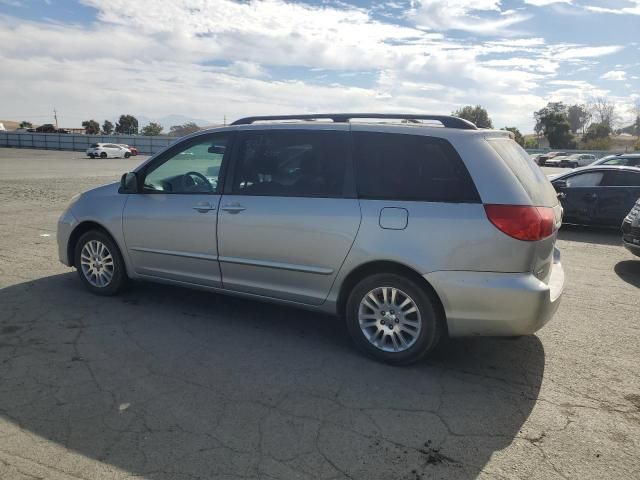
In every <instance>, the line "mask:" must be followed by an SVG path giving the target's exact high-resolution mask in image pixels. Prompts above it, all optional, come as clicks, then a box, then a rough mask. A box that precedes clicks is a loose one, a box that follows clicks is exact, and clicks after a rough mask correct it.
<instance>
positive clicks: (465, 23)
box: [409, 0, 529, 36]
mask: <svg viewBox="0 0 640 480" xmlns="http://www.w3.org/2000/svg"><path fill="white" fill-rule="evenodd" d="M500 4H501V0H449V1H447V2H443V1H441V0H420V1H418V2H417V3H416V5H415V8H414V9H413V10H412V11H411V12H410V14H409V18H410V19H411V20H412V21H413V22H414V23H415V24H416V25H417V26H419V27H421V28H427V29H432V30H445V31H446V30H464V31H467V32H473V33H477V34H482V35H494V36H495V35H498V34H501V33H505V32H507V31H508V27H510V26H512V25H514V24H516V23H520V22H523V21H524V20H527V19H528V18H529V17H528V16H527V15H523V14H520V13H517V12H516V11H515V10H502V9H501V5H500ZM480 14H482V15H480ZM492 14H493V15H492Z"/></svg>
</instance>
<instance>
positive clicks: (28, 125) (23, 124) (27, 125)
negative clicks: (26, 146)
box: [20, 120, 33, 128]
mask: <svg viewBox="0 0 640 480" xmlns="http://www.w3.org/2000/svg"><path fill="white" fill-rule="evenodd" d="M20 128H33V124H32V123H31V122H27V121H26V120H23V121H21V122H20Z"/></svg>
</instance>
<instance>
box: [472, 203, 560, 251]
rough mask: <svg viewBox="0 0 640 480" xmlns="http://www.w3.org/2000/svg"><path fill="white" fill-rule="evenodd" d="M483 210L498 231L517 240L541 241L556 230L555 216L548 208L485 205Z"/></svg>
mask: <svg viewBox="0 0 640 480" xmlns="http://www.w3.org/2000/svg"><path fill="white" fill-rule="evenodd" d="M484 210H485V212H487V217H488V218H489V220H490V221H491V223H493V224H494V225H495V226H496V228H498V230H500V231H501V232H503V233H506V234H507V235H509V236H510V237H513V238H515V239H518V240H526V241H529V242H532V241H535V240H542V239H543V238H547V237H549V236H550V235H552V234H553V232H555V230H556V218H555V214H554V212H553V208H550V207H530V206H525V205H485V206H484Z"/></svg>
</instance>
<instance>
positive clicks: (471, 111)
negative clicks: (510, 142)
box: [452, 105, 493, 128]
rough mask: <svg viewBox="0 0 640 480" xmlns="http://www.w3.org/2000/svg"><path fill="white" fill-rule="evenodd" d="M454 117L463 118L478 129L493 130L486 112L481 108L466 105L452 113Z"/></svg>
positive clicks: (479, 106)
mask: <svg viewBox="0 0 640 480" xmlns="http://www.w3.org/2000/svg"><path fill="white" fill-rule="evenodd" d="M452 115H453V116H454V117H459V118H464V119H465V120H469V121H470V122H472V123H475V125H476V127H478V128H493V123H492V122H491V119H490V118H489V114H488V113H487V111H486V110H485V109H484V108H483V107H482V106H481V105H476V106H475V107H474V106H472V105H467V106H465V107H463V108H460V109H458V110H456V111H455V112H453V113H452Z"/></svg>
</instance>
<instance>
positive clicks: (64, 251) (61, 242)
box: [56, 209, 78, 267]
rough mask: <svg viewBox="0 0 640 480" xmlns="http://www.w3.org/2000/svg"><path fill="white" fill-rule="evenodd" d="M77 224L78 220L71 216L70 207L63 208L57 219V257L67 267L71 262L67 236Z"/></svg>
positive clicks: (69, 235)
mask: <svg viewBox="0 0 640 480" xmlns="http://www.w3.org/2000/svg"><path fill="white" fill-rule="evenodd" d="M77 224H78V220H77V219H76V217H74V216H73V214H72V213H71V210H70V209H67V210H65V211H64V212H63V213H62V215H61V216H60V218H59V219H58V229H57V232H56V240H57V241H58V258H59V259H60V261H61V262H62V263H63V264H65V265H66V266H68V267H70V266H71V265H72V263H73V259H71V258H69V248H68V246H69V238H70V237H71V232H73V229H74V228H75V227H76V225H77Z"/></svg>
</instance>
